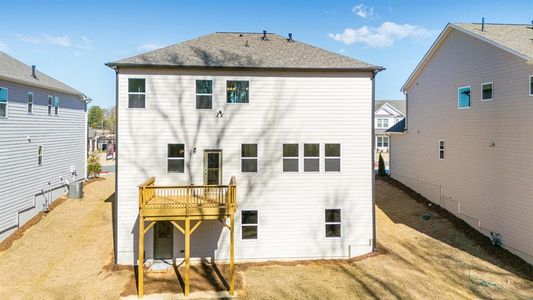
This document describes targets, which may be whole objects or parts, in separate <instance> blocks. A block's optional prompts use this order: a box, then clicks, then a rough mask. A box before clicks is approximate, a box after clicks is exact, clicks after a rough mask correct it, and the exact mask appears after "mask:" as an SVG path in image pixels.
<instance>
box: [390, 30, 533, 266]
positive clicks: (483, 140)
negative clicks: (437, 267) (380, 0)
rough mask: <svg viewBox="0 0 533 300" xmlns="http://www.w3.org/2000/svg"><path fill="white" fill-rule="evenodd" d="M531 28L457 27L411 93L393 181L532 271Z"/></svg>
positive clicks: (432, 53)
mask: <svg viewBox="0 0 533 300" xmlns="http://www.w3.org/2000/svg"><path fill="white" fill-rule="evenodd" d="M532 40H533V28H532V25H531V24H528V25H526V24H524V25H516V24H449V25H448V26H446V28H445V29H444V31H443V32H442V33H441V35H440V36H439V38H438V39H437V41H436V42H435V43H434V45H433V47H432V48H431V49H430V50H429V51H428V53H427V54H426V56H425V57H424V58H423V60H422V61H421V62H420V64H419V65H418V67H417V68H416V69H415V71H414V72H413V73H412V75H411V76H410V77H409V79H408V80H407V82H406V83H405V85H404V87H403V91H404V93H405V94H406V96H407V119H406V122H404V123H399V124H398V126H394V127H393V128H390V129H389V130H388V133H389V134H390V135H391V176H392V177H393V178H395V179H397V180H399V181H401V182H402V183H404V184H406V185H407V186H409V187H411V188H412V189H414V190H416V191H417V192H419V193H421V194H422V195H424V196H425V197H426V198H428V199H429V200H430V201H432V202H434V203H436V204H438V205H440V206H442V207H444V208H446V209H447V210H449V211H450V212H452V213H453V214H455V215H456V216H458V217H460V218H461V219H463V220H464V221H465V222H467V223H468V224H470V225H471V226H472V227H474V228H475V229H477V230H479V231H480V232H481V233H483V234H485V235H487V236H489V237H492V238H493V240H494V241H496V240H497V241H499V242H501V245H502V246H503V247H504V248H506V249H508V250H509V251H511V252H513V253H515V254H516V255H518V256H520V257H522V258H523V259H525V260H526V261H528V262H530V263H533V234H532V230H533V185H532V184H531V182H532V179H533V163H532V162H533V160H532V159H531V156H532V153H533V139H531V138H530V137H531V136H533V126H531V125H532V120H531V114H533V41H532Z"/></svg>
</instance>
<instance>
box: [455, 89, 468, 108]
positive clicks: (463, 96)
mask: <svg viewBox="0 0 533 300" xmlns="http://www.w3.org/2000/svg"><path fill="white" fill-rule="evenodd" d="M457 106H458V107H459V109H464V108H470V87H469V86H465V87H460V88H458V89H457Z"/></svg>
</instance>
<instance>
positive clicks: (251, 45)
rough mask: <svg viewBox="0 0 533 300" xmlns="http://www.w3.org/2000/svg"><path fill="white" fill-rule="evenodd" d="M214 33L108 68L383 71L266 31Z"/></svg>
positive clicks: (123, 60)
mask: <svg viewBox="0 0 533 300" xmlns="http://www.w3.org/2000/svg"><path fill="white" fill-rule="evenodd" d="M262 37H263V33H239V32H217V33H212V34H208V35H205V36H202V37H199V38H196V39H192V40H189V41H185V42H182V43H179V44H175V45H172V46H168V47H165V48H162V49H158V50H154V51H151V52H147V53H144V54H141V55H137V56H134V57H130V58H126V59H122V60H118V61H115V62H111V63H107V64H106V65H107V66H109V67H114V66H117V67H182V68H183V67H192V68H198V67H202V68H205V67H208V68H242V69H247V68H254V69H257V68H263V69H314V70H315V69H316V70H347V71H350V70H365V71H372V70H378V71H380V70H383V68H382V67H379V66H374V65H371V64H368V63H365V62H362V61H359V60H356V59H353V58H350V57H347V56H343V55H340V54H337V53H333V52H330V51H327V50H324V49H320V48H317V47H314V46H311V45H308V44H305V43H302V42H299V41H296V40H293V39H291V41H289V39H288V38H286V37H283V36H280V35H277V34H273V33H267V34H266V40H263V39H262Z"/></svg>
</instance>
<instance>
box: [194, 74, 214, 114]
mask: <svg viewBox="0 0 533 300" xmlns="http://www.w3.org/2000/svg"><path fill="white" fill-rule="evenodd" d="M212 108H213V80H196V109H212Z"/></svg>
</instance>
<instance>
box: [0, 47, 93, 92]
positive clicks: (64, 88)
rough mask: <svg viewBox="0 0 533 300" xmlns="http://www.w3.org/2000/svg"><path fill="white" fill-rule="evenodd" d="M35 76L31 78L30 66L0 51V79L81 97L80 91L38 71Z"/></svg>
mask: <svg viewBox="0 0 533 300" xmlns="http://www.w3.org/2000/svg"><path fill="white" fill-rule="evenodd" d="M35 74H36V76H35V78H34V77H32V76H31V67H30V66H28V65H26V64H25V63H23V62H21V61H19V60H17V59H15V58H13V57H11V56H9V55H7V54H6V53H4V52H2V51H0V78H3V79H5V80H8V81H10V80H12V81H16V82H19V83H23V84H28V85H31V86H37V87H41V88H45V89H50V90H54V91H59V92H64V93H67V94H72V95H77V96H80V97H81V96H82V95H83V94H82V93H81V92H80V91H78V90H76V89H74V88H72V87H70V86H68V85H66V84H64V83H63V82H61V81H58V80H56V79H54V78H52V77H50V76H48V75H46V74H44V73H43V72H40V71H39V70H38V69H37V71H36V72H35Z"/></svg>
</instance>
